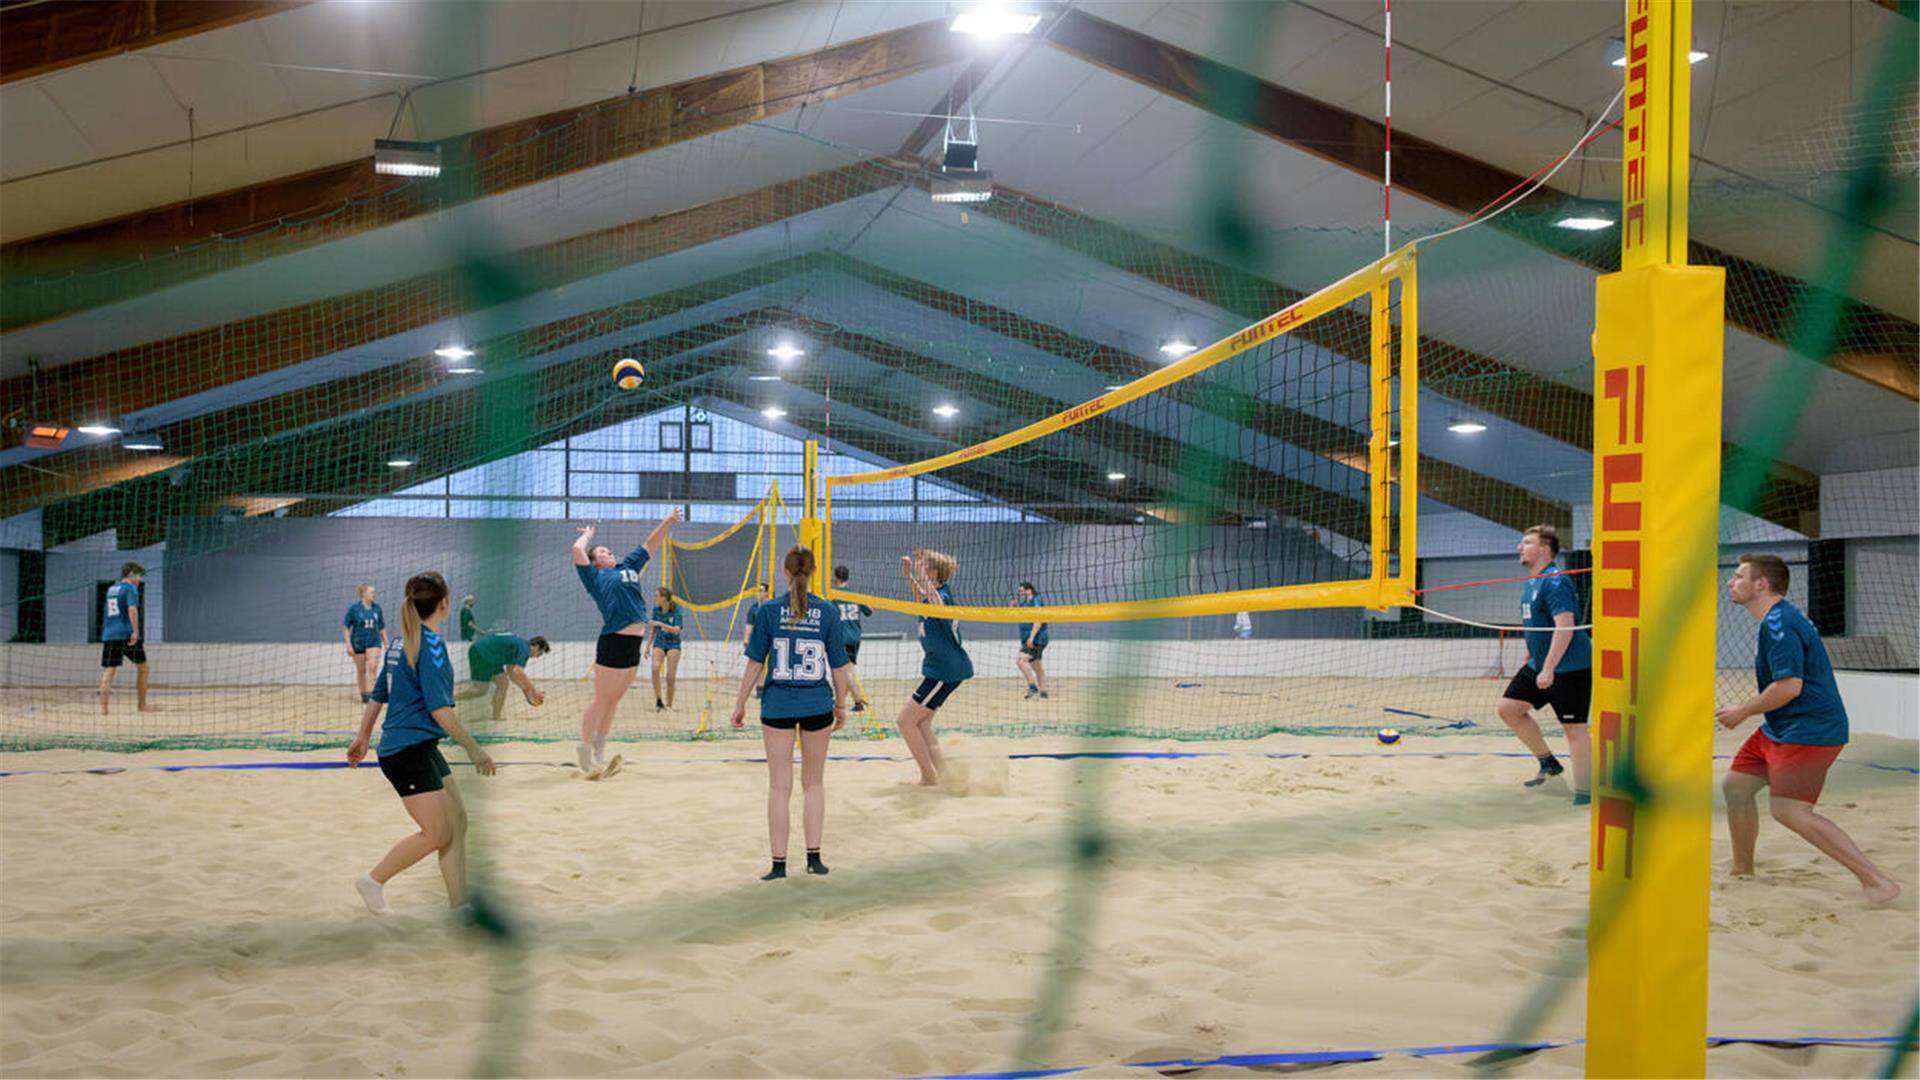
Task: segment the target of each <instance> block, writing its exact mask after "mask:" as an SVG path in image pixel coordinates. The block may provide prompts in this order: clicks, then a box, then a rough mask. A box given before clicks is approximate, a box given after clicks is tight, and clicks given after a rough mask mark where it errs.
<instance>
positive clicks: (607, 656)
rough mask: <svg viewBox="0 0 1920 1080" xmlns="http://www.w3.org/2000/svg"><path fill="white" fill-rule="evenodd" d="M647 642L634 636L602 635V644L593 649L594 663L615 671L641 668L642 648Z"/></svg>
mask: <svg viewBox="0 0 1920 1080" xmlns="http://www.w3.org/2000/svg"><path fill="white" fill-rule="evenodd" d="M646 640H647V639H646V638H643V637H635V636H634V635H632V634H601V635H600V643H599V644H598V645H596V646H594V649H593V662H594V663H596V664H599V665H600V666H601V667H603V668H613V669H615V670H620V669H623V668H637V667H639V666H640V646H641V645H642V644H644V643H645V642H646Z"/></svg>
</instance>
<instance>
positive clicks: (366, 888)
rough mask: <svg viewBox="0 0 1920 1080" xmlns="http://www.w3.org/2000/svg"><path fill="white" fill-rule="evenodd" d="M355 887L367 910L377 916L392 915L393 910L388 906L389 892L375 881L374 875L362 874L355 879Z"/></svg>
mask: <svg viewBox="0 0 1920 1080" xmlns="http://www.w3.org/2000/svg"><path fill="white" fill-rule="evenodd" d="M353 887H354V889H356V890H357V891H358V892H359V893H360V899H361V901H362V902H364V903H365V904H366V905H367V910H368V911H370V912H372V913H373V914H375V915H391V914H393V909H392V908H391V907H388V906H387V890H386V888H385V887H384V886H382V885H381V884H380V883H379V882H377V881H375V880H373V875H372V874H361V875H360V876H359V877H357V878H354V879H353Z"/></svg>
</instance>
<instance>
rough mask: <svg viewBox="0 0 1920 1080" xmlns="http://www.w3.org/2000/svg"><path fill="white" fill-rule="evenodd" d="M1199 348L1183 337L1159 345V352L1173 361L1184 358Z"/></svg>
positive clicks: (1170, 339)
mask: <svg viewBox="0 0 1920 1080" xmlns="http://www.w3.org/2000/svg"><path fill="white" fill-rule="evenodd" d="M1199 347H1200V346H1198V345H1195V344H1194V343H1193V342H1191V341H1188V340H1187V339H1186V338H1183V337H1171V338H1168V339H1167V340H1165V341H1163V342H1161V343H1160V351H1161V352H1163V353H1165V354H1166V355H1168V356H1171V357H1174V358H1175V359H1178V358H1180V357H1182V356H1185V355H1187V354H1188V353H1190V352H1193V351H1194V350H1196V349H1198V348H1199Z"/></svg>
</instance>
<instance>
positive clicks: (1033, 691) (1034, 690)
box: [1020, 686, 1040, 701]
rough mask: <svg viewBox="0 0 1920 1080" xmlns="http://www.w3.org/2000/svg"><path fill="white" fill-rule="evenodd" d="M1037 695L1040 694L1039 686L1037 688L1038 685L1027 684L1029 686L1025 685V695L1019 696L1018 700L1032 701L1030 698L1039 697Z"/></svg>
mask: <svg viewBox="0 0 1920 1080" xmlns="http://www.w3.org/2000/svg"><path fill="white" fill-rule="evenodd" d="M1039 696H1040V688H1039V687H1037V686H1029V687H1027V693H1026V696H1025V697H1022V698H1021V699H1020V700H1021V701H1032V700H1033V699H1034V698H1037V697H1039Z"/></svg>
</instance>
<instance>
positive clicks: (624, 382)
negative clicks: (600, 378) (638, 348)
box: [613, 357, 647, 390]
mask: <svg viewBox="0 0 1920 1080" xmlns="http://www.w3.org/2000/svg"><path fill="white" fill-rule="evenodd" d="M646 381H647V369H646V368H644V367H641V366H640V361H638V360H635V359H634V358H632V357H627V358H626V359H625V360H616V361H614V362H613V385H615V386H617V387H619V388H620V389H622V390H638V389H640V384H641V383H643V382H646Z"/></svg>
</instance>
